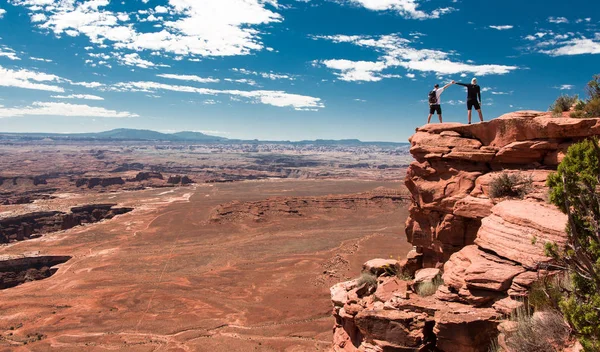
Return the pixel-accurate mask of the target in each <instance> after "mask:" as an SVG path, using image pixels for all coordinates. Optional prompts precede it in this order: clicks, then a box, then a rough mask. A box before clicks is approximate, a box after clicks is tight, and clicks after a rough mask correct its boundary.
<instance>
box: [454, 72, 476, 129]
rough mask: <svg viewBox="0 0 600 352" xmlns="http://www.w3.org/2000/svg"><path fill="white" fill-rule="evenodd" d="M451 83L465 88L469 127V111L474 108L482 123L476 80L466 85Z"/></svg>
mask: <svg viewBox="0 0 600 352" xmlns="http://www.w3.org/2000/svg"><path fill="white" fill-rule="evenodd" d="M452 82H453V83H456V84H458V85H459V86H463V87H467V110H468V116H469V125H470V124H471V109H473V108H475V110H477V112H478V113H479V120H481V122H483V114H482V113H481V88H480V87H479V85H478V84H477V78H473V79H472V80H471V84H466V83H458V82H454V81H452Z"/></svg>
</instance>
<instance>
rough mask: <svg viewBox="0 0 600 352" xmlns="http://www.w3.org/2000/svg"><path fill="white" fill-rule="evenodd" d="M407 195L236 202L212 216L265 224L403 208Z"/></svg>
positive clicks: (387, 193)
mask: <svg viewBox="0 0 600 352" xmlns="http://www.w3.org/2000/svg"><path fill="white" fill-rule="evenodd" d="M407 200H408V195H407V194H403V193H401V192H399V191H396V190H392V189H377V190H374V191H372V192H366V193H361V194H350V195H336V196H324V197H274V198H267V199H265V200H260V201H250V202H242V201H235V202H231V203H227V204H222V205H220V206H218V207H217V208H215V210H214V211H213V213H212V214H211V218H210V219H211V221H213V222H226V221H228V222H238V221H244V220H252V221H256V222H260V221H265V220H266V219H267V218H268V217H270V216H271V217H272V216H276V217H288V216H292V217H302V216H307V214H309V213H311V212H313V211H315V210H319V211H329V210H340V209H347V210H351V209H360V208H366V207H382V206H384V205H386V204H387V205H389V204H398V205H400V204H404V203H405V202H406V201H407Z"/></svg>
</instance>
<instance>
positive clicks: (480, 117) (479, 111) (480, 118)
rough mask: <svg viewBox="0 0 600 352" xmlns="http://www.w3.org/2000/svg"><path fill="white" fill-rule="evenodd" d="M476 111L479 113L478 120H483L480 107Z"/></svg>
mask: <svg viewBox="0 0 600 352" xmlns="http://www.w3.org/2000/svg"><path fill="white" fill-rule="evenodd" d="M477 112H478V113H479V120H481V122H483V113H482V112H481V109H479V110H477Z"/></svg>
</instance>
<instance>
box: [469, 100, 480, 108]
mask: <svg viewBox="0 0 600 352" xmlns="http://www.w3.org/2000/svg"><path fill="white" fill-rule="evenodd" d="M473 108H475V110H481V106H480V105H479V102H478V101H477V100H468V101H467V110H471V109H473Z"/></svg>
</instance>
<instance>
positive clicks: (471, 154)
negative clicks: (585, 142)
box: [406, 111, 600, 267]
mask: <svg viewBox="0 0 600 352" xmlns="http://www.w3.org/2000/svg"><path fill="white" fill-rule="evenodd" d="M597 134H600V122H599V121H598V119H571V118H553V117H552V116H551V115H550V114H549V113H543V112H533V111H522V112H517V113H512V114H507V115H504V116H502V117H500V118H498V119H495V120H492V121H490V122H486V123H481V124H476V125H460V124H440V125H426V126H424V127H421V128H419V129H417V131H416V133H415V134H414V135H413V136H412V137H411V138H410V142H411V145H412V147H411V153H412V155H413V156H414V158H415V161H414V162H413V163H412V164H411V165H410V167H409V169H408V172H407V176H406V186H407V187H408V189H409V190H410V192H411V194H412V196H413V202H412V204H411V206H410V217H409V219H408V221H407V223H406V225H407V226H406V235H407V238H408V241H409V242H411V243H412V244H414V245H415V246H417V247H418V248H419V251H422V253H423V260H424V266H426V267H434V266H436V265H438V264H442V263H445V262H446V261H447V260H448V259H449V258H450V256H451V255H452V254H453V253H455V252H457V251H459V250H460V249H462V248H463V247H464V246H467V245H470V244H473V242H474V241H475V237H476V235H477V231H478V230H479V228H480V226H481V219H483V218H484V217H486V216H488V215H490V214H491V208H492V206H493V203H492V201H491V200H490V199H489V187H488V185H489V182H490V181H491V180H492V179H493V178H494V177H496V176H497V175H498V174H499V173H500V172H502V171H503V170H518V171H521V172H522V173H523V174H524V175H528V176H529V175H530V176H531V177H532V178H533V181H534V186H536V188H537V189H538V191H539V192H538V194H537V196H538V197H540V198H541V197H544V196H545V191H544V190H543V187H544V184H545V181H546V177H547V175H548V173H549V172H551V171H553V170H555V169H556V166H557V165H558V163H559V162H560V161H561V158H562V156H563V155H564V152H565V151H566V149H567V148H568V147H569V145H571V144H572V143H573V142H574V141H576V140H579V139H581V138H585V137H587V136H590V135H597ZM535 196H536V194H534V195H533V196H532V197H535Z"/></svg>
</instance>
